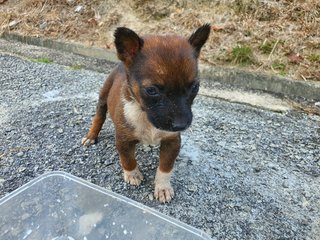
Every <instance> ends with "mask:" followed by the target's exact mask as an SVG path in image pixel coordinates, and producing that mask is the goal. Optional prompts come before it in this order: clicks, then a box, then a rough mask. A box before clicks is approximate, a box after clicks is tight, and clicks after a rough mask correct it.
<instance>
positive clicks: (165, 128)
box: [82, 24, 210, 202]
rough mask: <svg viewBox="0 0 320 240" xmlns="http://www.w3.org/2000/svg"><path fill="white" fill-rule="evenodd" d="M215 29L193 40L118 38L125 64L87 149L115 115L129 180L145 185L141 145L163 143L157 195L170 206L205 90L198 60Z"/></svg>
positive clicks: (126, 32)
mask: <svg viewBox="0 0 320 240" xmlns="http://www.w3.org/2000/svg"><path fill="white" fill-rule="evenodd" d="M209 34H210V25H209V24H206V25H203V26H202V27H200V28H199V29H197V30H196V31H195V32H194V33H193V34H192V35H191V36H190V37H189V38H188V39H186V38H182V37H179V36H176V35H166V36H159V35H153V36H144V37H140V36H138V35H137V34H136V33H135V32H133V31H132V30H130V29H128V28H124V27H121V28H117V30H116V31H115V33H114V37H115V45H116V49H117V54H118V57H119V59H120V60H121V61H122V62H121V63H120V64H119V65H118V66H117V67H116V68H115V69H114V70H113V71H112V72H111V74H110V76H109V77H108V78H107V80H106V81H105V83H104V85H103V87H102V89H101V92H100V95H99V102H98V105H97V110H96V114H95V116H94V118H93V121H92V126H91V128H90V131H89V132H88V134H87V135H86V137H85V138H83V139H82V144H84V145H91V144H93V143H95V141H96V139H97V137H98V134H99V132H100V130H101V127H102V125H103V123H104V121H105V118H106V113H107V111H109V113H110V115H111V118H112V121H113V123H114V125H115V130H116V147H117V150H118V152H119V156H120V162H121V165H122V168H123V172H124V180H125V182H127V183H130V184H132V185H139V184H140V182H141V180H143V176H142V174H141V173H140V171H139V167H138V164H137V161H136V159H135V148H136V144H137V143H139V142H141V143H143V144H147V145H157V144H160V163H159V167H158V169H157V173H156V176H155V192H154V196H155V198H156V199H159V201H160V202H169V201H170V200H171V199H172V197H173V195H174V192H173V189H172V187H171V184H170V176H171V172H172V169H173V165H174V162H175V159H176V157H177V156H178V153H179V150H180V131H183V130H185V129H187V128H188V127H189V126H190V124H191V121H192V112H191V105H192V102H193V99H194V98H195V96H196V95H197V93H198V90H199V79H198V57H199V54H200V50H201V47H202V46H203V45H204V43H205V42H206V41H207V39H208V36H209Z"/></svg>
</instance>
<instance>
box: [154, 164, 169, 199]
mask: <svg viewBox="0 0 320 240" xmlns="http://www.w3.org/2000/svg"><path fill="white" fill-rule="evenodd" d="M170 178H171V172H169V173H165V172H161V171H160V169H159V168H158V170H157V173H156V177H155V181H154V182H155V188H154V197H155V198H156V199H157V200H159V201H160V202H161V203H166V202H170V201H171V199H172V198H173V196H174V191H173V188H172V187H171V184H170Z"/></svg>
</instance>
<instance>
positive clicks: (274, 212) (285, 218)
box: [0, 51, 320, 239]
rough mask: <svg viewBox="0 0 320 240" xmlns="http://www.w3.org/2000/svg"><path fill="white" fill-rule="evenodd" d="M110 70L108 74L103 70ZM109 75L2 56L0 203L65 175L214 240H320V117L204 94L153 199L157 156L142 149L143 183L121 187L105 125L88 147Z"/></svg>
mask: <svg viewBox="0 0 320 240" xmlns="http://www.w3.org/2000/svg"><path fill="white" fill-rule="evenodd" d="M106 71H108V69H106ZM104 78H105V74H102V73H97V72H94V71H89V70H71V69H70V68H66V67H65V66H63V65H57V64H41V63H35V62H31V61H29V60H26V59H21V58H19V57H17V56H12V55H8V54H6V53H1V51H0V126H1V127H0V143H1V144H0V197H2V196H4V195H5V194H7V193H9V192H11V191H13V190H14V189H16V188H18V187H20V186H22V185H23V184H25V183H27V182H28V181H30V180H31V179H33V178H35V177H36V176H39V175H40V174H43V173H44V172H47V171H52V170H63V171H66V172H68V173H71V174H73V175H75V176H78V177H81V178H83V179H86V180H88V181H90V182H92V183H94V184H97V185H99V186H102V187H105V188H107V189H111V190H112V191H114V192H116V193H119V194H122V195H124V196H126V197H129V198H131V199H133V200H135V201H138V202H141V203H143V204H145V205H147V206H149V207H152V208H154V209H157V210H158V211H160V212H162V213H164V214H167V215H170V216H172V217H174V218H177V219H179V220H181V221H182V222H185V223H187V224H190V225H192V226H194V227H196V228H198V229H201V230H203V231H205V232H207V233H209V234H210V235H211V236H212V237H213V238H214V239H319V236H320V188H319V186H320V161H319V160H320V157H319V156H320V137H319V134H320V133H319V132H320V131H319V121H320V119H319V117H317V116H313V115H306V114H303V113H300V112H295V111H289V112H286V113H275V112H270V111H266V110H261V109H258V108H253V107H250V106H247V105H241V104H236V103H229V102H225V101H221V100H217V99H214V98H209V97H204V96H198V97H197V98H196V101H195V105H194V108H193V109H194V122H193V125H192V127H191V128H190V129H189V130H187V131H186V132H184V133H183V146H182V149H181V153H180V156H179V158H178V159H177V162H176V165H175V173H174V175H173V179H172V184H173V187H174V189H175V192H176V197H175V198H174V200H173V201H172V202H171V203H170V204H165V205H164V204H159V203H158V202H157V201H155V200H153V198H152V194H151V193H152V191H153V179H154V175H155V171H156V167H157V162H158V161H157V160H158V149H157V148H150V147H143V146H141V147H139V149H138V152H137V158H138V161H139V162H140V166H141V170H142V173H143V174H144V177H145V180H144V181H143V183H142V184H141V186H139V187H133V186H129V185H127V184H125V183H124V182H123V180H122V173H121V168H120V165H119V162H118V155H117V152H116V149H115V146H114V128H113V126H112V123H111V121H110V120H109V119H108V120H107V121H106V123H105V125H104V128H103V130H102V132H101V135H100V138H99V142H98V143H97V144H96V145H94V146H92V147H89V148H86V147H82V146H81V144H80V141H81V138H82V137H83V136H84V135H85V134H86V132H87V130H88V128H89V126H90V123H91V118H92V116H93V114H94V111H95V104H96V101H97V97H98V95H97V93H98V90H99V88H100V86H101V84H102V82H103V81H104Z"/></svg>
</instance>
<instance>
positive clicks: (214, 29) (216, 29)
mask: <svg viewBox="0 0 320 240" xmlns="http://www.w3.org/2000/svg"><path fill="white" fill-rule="evenodd" d="M211 28H212V30H213V31H216V32H218V31H221V30H223V29H224V27H222V26H216V25H213V26H212V27H211Z"/></svg>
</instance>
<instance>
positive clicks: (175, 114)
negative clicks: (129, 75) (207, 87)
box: [140, 82, 199, 132]
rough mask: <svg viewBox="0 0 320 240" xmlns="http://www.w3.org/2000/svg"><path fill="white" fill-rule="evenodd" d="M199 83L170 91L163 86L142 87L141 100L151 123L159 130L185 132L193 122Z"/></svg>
mask: <svg viewBox="0 0 320 240" xmlns="http://www.w3.org/2000/svg"><path fill="white" fill-rule="evenodd" d="M198 89H199V83H198V82H194V83H193V84H192V85H191V86H189V87H187V88H183V89H175V90H170V89H166V88H165V87H161V86H155V85H153V86H148V87H141V90H140V91H141V98H142V99H143V105H144V110H145V112H146V113H147V116H148V119H149V121H150V122H151V123H152V124H153V125H154V126H155V127H156V128H158V129H161V130H165V131H171V132H176V131H183V130H185V129H187V128H188V127H189V126H190V124H191V122H192V111H191V105H192V102H193V99H194V98H195V96H196V94H197V92H198Z"/></svg>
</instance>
